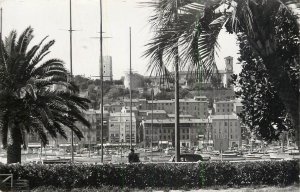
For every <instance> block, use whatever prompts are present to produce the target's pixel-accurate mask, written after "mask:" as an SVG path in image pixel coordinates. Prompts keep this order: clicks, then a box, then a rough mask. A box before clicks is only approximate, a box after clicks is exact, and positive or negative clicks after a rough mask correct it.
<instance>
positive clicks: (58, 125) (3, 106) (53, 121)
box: [0, 27, 89, 163]
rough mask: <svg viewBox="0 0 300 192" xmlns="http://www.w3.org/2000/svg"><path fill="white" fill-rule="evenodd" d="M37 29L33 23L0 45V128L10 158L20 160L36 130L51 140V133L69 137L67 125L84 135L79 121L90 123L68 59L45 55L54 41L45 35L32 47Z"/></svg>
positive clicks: (8, 158) (84, 102)
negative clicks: (29, 136)
mask: <svg viewBox="0 0 300 192" xmlns="http://www.w3.org/2000/svg"><path fill="white" fill-rule="evenodd" d="M32 33H33V29H32V28H31V27H28V28H27V29H26V30H25V31H24V32H23V33H22V34H21V35H20V36H19V38H18V39H17V33H16V31H12V32H11V33H10V35H9V36H8V37H7V38H6V39H5V43H3V42H1V47H0V48H1V49H0V131H1V135H2V142H3V145H4V148H6V149H7V163H17V162H21V145H22V144H23V146H25V140H24V138H25V135H26V134H37V135H38V136H39V137H40V139H41V142H42V144H43V145H46V144H47V143H48V138H47V134H49V135H50V136H51V137H54V138H55V137H57V135H58V134H59V135H61V136H63V137H64V138H67V135H66V132H65V130H66V128H68V129H71V130H73V131H74V133H75V135H76V136H77V137H78V138H79V139H81V138H83V135H82V133H81V131H80V130H79V128H78V127H76V126H75V122H76V121H80V122H81V123H83V124H84V125H86V126H89V122H88V121H87V120H86V119H85V118H84V117H83V115H82V111H83V110H86V109H87V107H88V105H87V104H88V100H87V99H84V98H80V97H78V96H77V95H76V93H77V92H78V88H77V87H76V86H75V85H74V83H72V82H70V81H68V78H69V76H68V74H67V71H66V69H65V67H64V63H63V62H62V61H61V60H59V59H49V60H46V61H45V60H44V58H45V56H46V55H47V54H48V53H49V48H50V47H51V46H52V45H53V44H54V41H53V40H52V41H49V42H48V43H45V44H44V41H45V39H46V38H44V39H43V40H42V41H41V42H40V43H39V44H37V45H34V46H32V47H31V48H28V46H29V43H30V42H31V40H32V38H33V34H32ZM43 44H44V45H43Z"/></svg>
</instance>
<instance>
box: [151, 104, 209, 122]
mask: <svg viewBox="0 0 300 192" xmlns="http://www.w3.org/2000/svg"><path fill="white" fill-rule="evenodd" d="M151 109H152V101H151V100H148V110H151ZM153 109H154V110H165V111H166V112H167V113H174V109H175V103H174V100H155V101H153ZM179 111H180V114H183V115H193V116H194V117H195V118H201V119H202V118H206V117H207V113H208V101H197V100H194V99H180V100H179Z"/></svg>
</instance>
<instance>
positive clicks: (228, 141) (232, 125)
mask: <svg viewBox="0 0 300 192" xmlns="http://www.w3.org/2000/svg"><path fill="white" fill-rule="evenodd" d="M212 138H213V141H214V149H215V150H223V151H225V150H228V149H230V148H231V147H240V146H241V143H242V138H241V125H240V120H239V118H238V117H237V116H236V115H235V114H231V115H213V116H212Z"/></svg>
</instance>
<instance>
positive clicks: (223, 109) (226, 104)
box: [213, 100, 235, 115]
mask: <svg viewBox="0 0 300 192" xmlns="http://www.w3.org/2000/svg"><path fill="white" fill-rule="evenodd" d="M234 103H235V101H234V100H229V101H215V102H214V104H213V107H214V111H215V115H230V114H232V113H233V112H234Z"/></svg>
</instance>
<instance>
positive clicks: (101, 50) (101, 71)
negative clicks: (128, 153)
mask: <svg viewBox="0 0 300 192" xmlns="http://www.w3.org/2000/svg"><path fill="white" fill-rule="evenodd" d="M102 33H103V32H102V0H100V68H101V70H100V78H101V163H103V152H104V150H103V46H102V41H103V37H102Z"/></svg>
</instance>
